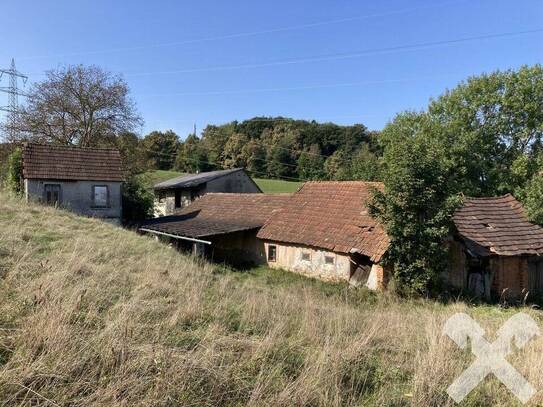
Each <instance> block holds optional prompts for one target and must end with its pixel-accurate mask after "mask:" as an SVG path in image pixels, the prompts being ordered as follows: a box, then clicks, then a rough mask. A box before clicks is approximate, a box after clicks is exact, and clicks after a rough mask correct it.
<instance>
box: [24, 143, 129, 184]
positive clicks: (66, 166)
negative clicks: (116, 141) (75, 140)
mask: <svg viewBox="0 0 543 407" xmlns="http://www.w3.org/2000/svg"><path fill="white" fill-rule="evenodd" d="M23 177H24V178H27V179H59V180H60V179H65V180H87V181H123V178H124V177H123V170H122V164H121V156H120V154H119V151H118V150H115V149H106V148H79V147H70V146H57V145H50V144H32V143H29V144H26V145H25V146H24V148H23Z"/></svg>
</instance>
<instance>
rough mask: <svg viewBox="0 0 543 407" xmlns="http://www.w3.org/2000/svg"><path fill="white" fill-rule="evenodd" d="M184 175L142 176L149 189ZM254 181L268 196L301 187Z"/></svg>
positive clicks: (268, 180)
mask: <svg viewBox="0 0 543 407" xmlns="http://www.w3.org/2000/svg"><path fill="white" fill-rule="evenodd" d="M184 174H185V173H182V172H177V171H163V170H156V171H149V172H147V173H146V174H145V175H144V176H145V178H146V182H147V183H148V185H149V186H150V187H151V186H153V185H154V184H156V183H158V182H162V181H166V180H168V179H170V178H175V177H179V176H181V175H184ZM254 180H255V182H256V183H257V184H258V186H259V187H260V189H261V190H262V191H263V192H265V193H268V194H277V193H281V192H295V191H296V190H297V189H298V188H299V187H300V186H301V185H302V183H301V182H292V181H283V180H277V179H264V178H254Z"/></svg>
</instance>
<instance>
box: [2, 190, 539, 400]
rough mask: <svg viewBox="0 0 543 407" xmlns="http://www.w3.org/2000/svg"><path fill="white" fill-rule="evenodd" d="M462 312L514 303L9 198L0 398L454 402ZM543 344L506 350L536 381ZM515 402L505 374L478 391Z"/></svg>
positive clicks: (500, 316) (492, 315)
mask: <svg viewBox="0 0 543 407" xmlns="http://www.w3.org/2000/svg"><path fill="white" fill-rule="evenodd" d="M458 311H463V312H468V313H469V314H471V315H472V316H474V317H476V318H477V319H478V320H479V321H480V322H481V323H482V325H483V326H484V327H485V328H486V329H488V331H489V332H491V333H492V334H491V335H490V339H493V338H494V337H495V335H494V332H495V330H496V329H497V328H498V327H499V326H500V325H501V324H502V323H503V322H504V321H505V320H506V319H507V318H508V317H509V316H511V315H513V314H514V313H515V312H516V311H517V310H515V309H509V310H504V309H500V308H498V307H490V306H478V307H468V306H467V305H465V304H463V303H457V304H452V305H444V304H440V303H435V302H431V301H424V300H420V301H414V300H413V301H402V300H399V299H397V298H395V297H393V296H390V295H376V294H373V293H370V292H368V291H366V290H354V289H349V288H348V287H346V286H344V285H329V284H324V283H319V282H317V281H313V280H309V279H305V278H302V277H298V276H296V275H294V274H290V273H285V272H280V271H271V270H268V269H267V268H259V269H255V270H250V271H247V272H236V271H233V270H228V269H225V268H224V267H217V266H211V265H210V264H207V263H205V262H202V261H199V260H196V259H193V258H190V257H186V256H184V255H181V254H179V253H177V252H176V251H174V250H172V249H170V248H168V247H167V246H166V245H164V244H161V243H158V242H155V241H154V240H153V239H151V238H148V237H143V236H137V235H136V234H134V233H132V232H130V231H126V230H122V229H120V228H116V227H113V226H110V225H107V224H103V223H101V222H100V221H96V220H91V219H84V218H80V217H77V216H75V215H72V214H69V213H65V212H62V211H56V210H54V209H52V208H43V207H39V206H34V205H27V204H25V203H22V202H20V201H18V200H10V199H8V198H6V197H5V196H2V195H0V404H2V405H6V406H19V405H21V406H22V405H25V406H26V405H36V406H37V405H40V406H67V405H70V406H89V405H108V406H110V405H111V406H133V405H136V406H150V405H153V406H175V405H185V406H187V405H191V406H214V405H227V406H228V405H230V406H234V405H236V406H238V405H252V406H268V405H283V406H290V405H298V406H342V405H352V406H354V405H370V406H386V405H390V406H392V405H394V406H400V405H413V406H430V405H431V406H441V405H450V406H452V405H453V402H452V401H451V400H450V399H448V398H447V395H446V394H445V389H446V388H447V386H448V385H449V384H450V383H451V382H452V380H453V378H454V377H455V376H457V375H458V374H459V373H460V372H461V371H462V370H463V369H464V368H465V367H467V366H468V365H469V363H470V361H471V360H472V357H471V356H470V353H469V351H461V350H459V349H458V348H457V347H456V346H455V345H453V344H452V342H451V341H450V340H449V339H447V338H444V337H443V336H442V335H441V329H442V326H443V323H444V321H445V319H446V318H447V317H448V316H450V315H452V314H453V313H454V312H458ZM526 312H529V313H530V314H531V315H532V316H534V317H535V318H537V319H538V320H539V321H541V317H540V312H538V311H533V310H526ZM541 345H543V340H538V341H537V342H533V343H531V344H529V345H528V346H527V347H526V348H524V349H523V351H522V352H517V353H516V354H515V355H514V356H510V357H509V358H508V360H509V361H511V362H512V363H513V364H514V365H515V366H516V367H517V368H518V369H519V370H520V371H521V372H522V373H523V374H525V375H526V377H528V378H529V380H530V381H531V383H532V384H533V385H535V386H536V387H539V388H541V385H542V384H543V373H542V371H541V368H540V367H541V365H542V363H543V353H542V352H541V351H540V349H541ZM538 400H539V401H541V397H539V399H538ZM515 403H516V401H515V399H514V398H513V397H512V396H511V395H510V393H508V391H507V390H506V389H505V387H504V386H503V385H500V384H498V382H497V381H496V380H495V379H487V380H486V381H485V383H484V385H483V386H480V387H478V388H477V390H476V391H475V392H473V393H472V394H471V395H470V396H469V400H468V401H467V405H473V406H475V405H490V404H493V405H502V406H506V405H514V404H515Z"/></svg>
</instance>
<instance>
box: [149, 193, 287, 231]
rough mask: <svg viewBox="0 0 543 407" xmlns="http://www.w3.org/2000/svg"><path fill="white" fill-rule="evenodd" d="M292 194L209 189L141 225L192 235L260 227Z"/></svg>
mask: <svg viewBox="0 0 543 407" xmlns="http://www.w3.org/2000/svg"><path fill="white" fill-rule="evenodd" d="M291 196H292V194H260V193H254V194H234V193H209V194H205V195H204V196H203V197H201V198H199V199H197V200H196V201H194V202H193V203H192V204H190V205H189V206H187V207H185V208H183V209H182V210H181V211H179V212H178V213H177V214H175V215H171V216H164V217H160V218H156V219H150V220H148V221H146V222H145V223H144V224H143V225H142V228H143V229H150V230H155V231H158V232H164V233H169V234H173V235H177V236H184V237H192V238H203V237H206V236H213V235H220V234H225V233H232V232H237V231H242V230H250V229H257V228H260V227H261V226H262V225H263V224H264V223H265V222H266V221H267V220H268V219H269V218H270V216H272V215H273V214H275V213H276V211H278V210H279V209H280V208H281V207H282V206H283V205H284V204H285V203H286V202H287V201H288V199H289V198H290V197H291Z"/></svg>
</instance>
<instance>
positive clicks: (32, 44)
mask: <svg viewBox="0 0 543 407" xmlns="http://www.w3.org/2000/svg"><path fill="white" fill-rule="evenodd" d="M1 11H2V12H1V14H0V19H1V24H0V32H1V34H2V35H1V38H2V39H3V41H2V47H1V48H0V65H2V66H6V67H7V66H8V65H9V63H10V59H11V57H14V58H15V60H16V63H17V67H18V68H19V70H20V71H22V72H24V73H28V75H29V78H30V79H29V80H30V81H36V80H40V79H43V72H44V71H45V70H47V69H51V68H55V67H57V66H61V65H66V64H77V63H82V64H96V65H99V66H101V67H103V68H105V69H107V70H109V71H111V72H114V73H120V74H122V75H123V77H124V78H125V80H126V81H127V82H128V84H129V86H130V88H131V91H132V96H133V98H134V100H135V102H136V104H137V106H138V109H139V111H140V113H141V115H142V116H143V118H144V120H145V126H144V127H143V128H142V129H141V133H142V134H145V133H146V132H148V131H150V130H153V129H160V130H166V129H173V130H175V131H176V132H177V133H178V134H179V135H180V136H181V137H185V136H186V135H187V133H189V132H190V131H191V129H192V126H193V123H196V125H197V126H198V128H199V129H202V128H203V127H204V126H205V125H207V124H220V123H224V122H227V121H231V120H234V119H237V120H243V119H247V118H250V117H253V116H257V115H259V116H260V115H265V116H276V115H282V116H289V117H294V118H300V119H315V120H317V121H333V122H337V123H341V124H350V123H363V124H365V125H367V126H368V127H369V128H370V129H381V128H382V127H383V126H384V125H385V124H386V123H387V121H388V120H390V119H391V118H392V117H394V115H395V114H396V113H397V112H399V111H402V110H406V109H421V108H423V107H424V106H426V104H427V102H428V100H429V98H430V97H435V96H438V95H439V94H440V93H442V92H443V91H444V90H445V89H446V88H451V87H453V86H455V84H457V83H458V82H459V81H460V80H462V79H464V78H466V77H468V76H470V75H474V74H480V73H482V72H489V71H492V70H495V69H507V68H516V67H518V66H520V65H522V64H535V63H541V62H542V58H543V31H540V32H535V33H529V34H521V35H505V36H501V37H490V38H488V37H487V38H479V39H476V40H467V41H460V42H451V43H447V41H452V40H459V39H466V38H473V37H484V36H489V35H495V34H505V33H515V32H524V31H529V30H537V29H543V1H541V0H471V1H469V0H464V1H454V0H452V1H447V0H435V1H430V0H425V1H422V0H410V1H407V0H404V1H399V0H384V1H330V0H328V1H320V0H319V1H315V0H312V1H309V0H304V1H293V0H289V1H284V0H276V1H254V0H252V1H207V0H200V1H149V0H146V1H140V0H137V1H135V0H134V1H122V2H121V1H105V0H93V1H88V0H78V1H74V0H70V1H68V0H58V1H37V0H36V1H24V0H19V1H12V0H8V1H3V2H2V5H1ZM430 43H433V45H425V46H422V44H430ZM4 84H5V82H4ZM0 97H1V98H2V101H1V104H5V101H6V97H5V95H0Z"/></svg>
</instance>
